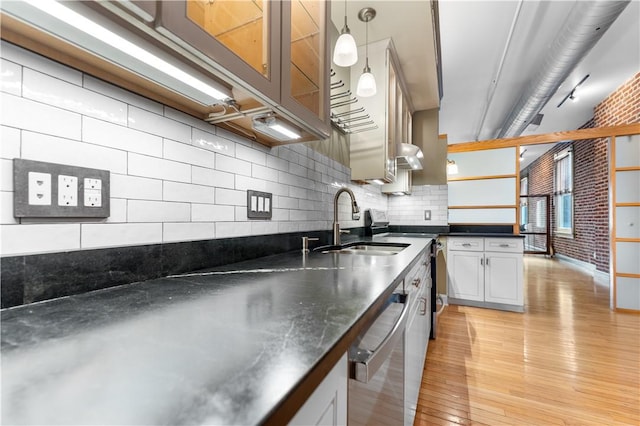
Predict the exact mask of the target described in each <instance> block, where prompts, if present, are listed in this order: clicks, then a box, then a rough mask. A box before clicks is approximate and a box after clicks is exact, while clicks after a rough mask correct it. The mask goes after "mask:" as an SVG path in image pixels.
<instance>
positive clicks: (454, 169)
mask: <svg viewBox="0 0 640 426" xmlns="http://www.w3.org/2000/svg"><path fill="white" fill-rule="evenodd" d="M447 174H448V175H457V174H458V165H457V164H456V162H455V161H453V160H449V159H447Z"/></svg>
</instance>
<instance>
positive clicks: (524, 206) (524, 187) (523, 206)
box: [520, 177, 529, 231]
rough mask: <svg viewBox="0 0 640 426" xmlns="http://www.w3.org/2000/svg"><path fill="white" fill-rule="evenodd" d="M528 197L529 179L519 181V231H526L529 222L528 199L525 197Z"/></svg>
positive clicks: (524, 178)
mask: <svg viewBox="0 0 640 426" xmlns="http://www.w3.org/2000/svg"><path fill="white" fill-rule="evenodd" d="M525 195H529V178H528V177H523V178H522V179H520V230H521V231H527V223H528V222H529V199H528V198H527V197H525Z"/></svg>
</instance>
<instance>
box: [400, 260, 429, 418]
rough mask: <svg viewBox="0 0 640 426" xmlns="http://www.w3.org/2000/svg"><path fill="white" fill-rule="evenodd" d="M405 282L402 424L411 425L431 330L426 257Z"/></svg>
mask: <svg viewBox="0 0 640 426" xmlns="http://www.w3.org/2000/svg"><path fill="white" fill-rule="evenodd" d="M405 283H406V284H407V285H408V286H409V287H410V291H409V294H410V297H411V304H412V309H411V312H410V316H409V321H408V322H407V329H406V331H405V333H406V339H405V374H404V391H405V397H404V400H405V409H404V425H405V426H413V422H414V419H415V416H416V409H417V405H418V395H419V393H420V385H421V384H422V373H423V371H424V362H425V359H426V356H427V346H428V344H429V333H430V331H431V285H432V283H431V269H430V263H429V258H426V260H424V261H421V262H420V263H419V264H418V265H416V267H414V269H413V270H412V271H411V272H409V274H407V277H406V278H405ZM414 287H415V288H414Z"/></svg>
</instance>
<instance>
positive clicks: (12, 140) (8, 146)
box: [0, 126, 20, 159]
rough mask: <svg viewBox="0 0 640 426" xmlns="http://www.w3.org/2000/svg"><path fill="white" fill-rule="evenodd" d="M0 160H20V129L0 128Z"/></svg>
mask: <svg viewBox="0 0 640 426" xmlns="http://www.w3.org/2000/svg"><path fill="white" fill-rule="evenodd" d="M0 141H2V143H0V158H7V159H13V158H20V129H16V128H15V127H7V126H0Z"/></svg>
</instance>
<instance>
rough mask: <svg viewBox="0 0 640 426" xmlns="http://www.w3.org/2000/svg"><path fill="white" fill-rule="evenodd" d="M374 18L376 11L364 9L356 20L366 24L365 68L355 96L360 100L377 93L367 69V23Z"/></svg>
mask: <svg viewBox="0 0 640 426" xmlns="http://www.w3.org/2000/svg"><path fill="white" fill-rule="evenodd" d="M375 17H376V10H375V9H374V8H372V7H365V8H364V9H361V10H360V12H358V19H360V20H361V21H362V22H365V23H366V25H367V26H366V42H365V51H366V55H365V56H366V57H365V66H364V69H363V70H362V75H361V76H360V79H359V80H358V87H357V88H356V94H357V95H358V96H360V97H362V98H366V97H368V96H373V95H375V94H376V92H377V88H376V79H375V77H374V76H373V74H372V73H371V68H369V21H371V20H372V19H373V18H375Z"/></svg>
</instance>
